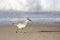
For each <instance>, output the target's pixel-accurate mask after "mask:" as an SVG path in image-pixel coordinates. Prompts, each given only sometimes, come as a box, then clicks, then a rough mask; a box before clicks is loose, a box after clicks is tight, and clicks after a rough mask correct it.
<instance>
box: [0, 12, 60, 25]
mask: <svg viewBox="0 0 60 40" xmlns="http://www.w3.org/2000/svg"><path fill="white" fill-rule="evenodd" d="M27 17H30V18H31V20H32V22H29V25H40V24H45V25H60V12H40V13H38V12H34V13H32V12H0V24H2V25H11V24H12V23H16V22H18V21H22V20H24V19H25V18H27Z"/></svg>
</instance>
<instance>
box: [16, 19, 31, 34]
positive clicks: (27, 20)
mask: <svg viewBox="0 0 60 40" xmlns="http://www.w3.org/2000/svg"><path fill="white" fill-rule="evenodd" d="M29 21H31V19H30V18H27V19H26V20H25V21H22V22H19V23H17V24H16V26H17V30H16V33H18V30H19V29H22V30H23V29H24V28H25V27H26V25H27V23H28V22H29Z"/></svg>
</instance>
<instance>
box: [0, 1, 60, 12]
mask: <svg viewBox="0 0 60 40" xmlns="http://www.w3.org/2000/svg"><path fill="white" fill-rule="evenodd" d="M0 10H7V11H11V10H13V11H60V0H0Z"/></svg>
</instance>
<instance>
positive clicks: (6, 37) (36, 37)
mask: <svg viewBox="0 0 60 40" xmlns="http://www.w3.org/2000/svg"><path fill="white" fill-rule="evenodd" d="M15 31H16V26H0V40H60V26H45V25H44V26H34V27H33V26H27V27H26V28H24V29H23V30H19V31H18V33H16V32H15Z"/></svg>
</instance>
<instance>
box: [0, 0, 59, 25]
mask: <svg viewBox="0 0 60 40" xmlns="http://www.w3.org/2000/svg"><path fill="white" fill-rule="evenodd" d="M27 17H30V18H31V19H32V22H29V25H60V0H0V25H12V24H13V23H16V22H20V21H22V20H25V18H27Z"/></svg>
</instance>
